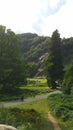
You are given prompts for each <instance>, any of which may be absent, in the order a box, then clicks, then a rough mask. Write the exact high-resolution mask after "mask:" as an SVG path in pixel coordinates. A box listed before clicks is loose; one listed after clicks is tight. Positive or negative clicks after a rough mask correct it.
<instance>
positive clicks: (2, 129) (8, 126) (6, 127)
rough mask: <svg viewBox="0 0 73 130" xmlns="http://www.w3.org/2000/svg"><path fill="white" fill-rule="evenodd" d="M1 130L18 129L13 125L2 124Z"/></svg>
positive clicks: (0, 125)
mask: <svg viewBox="0 0 73 130" xmlns="http://www.w3.org/2000/svg"><path fill="white" fill-rule="evenodd" d="M0 130H17V129H16V128H14V127H13V126H10V125H4V124H0Z"/></svg>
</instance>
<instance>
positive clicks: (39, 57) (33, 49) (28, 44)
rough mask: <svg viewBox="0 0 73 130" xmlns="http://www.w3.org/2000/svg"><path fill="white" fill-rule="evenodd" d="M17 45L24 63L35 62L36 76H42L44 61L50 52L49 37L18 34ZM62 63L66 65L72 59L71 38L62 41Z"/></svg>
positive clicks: (72, 47) (72, 39)
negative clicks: (36, 67)
mask: <svg viewBox="0 0 73 130" xmlns="http://www.w3.org/2000/svg"><path fill="white" fill-rule="evenodd" d="M18 37H19V43H20V44H19V45H20V49H21V52H22V54H23V57H24V61H25V63H28V62H35V63H36V64H37V66H38V72H37V73H36V76H38V75H43V74H44V71H43V68H44V65H45V61H46V59H47V57H48V54H49V52H50V37H43V36H38V35H37V34H32V33H24V34H18ZM62 55H63V63H64V65H67V64H68V63H69V62H71V61H72V58H73V38H68V39H65V38H64V39H62Z"/></svg>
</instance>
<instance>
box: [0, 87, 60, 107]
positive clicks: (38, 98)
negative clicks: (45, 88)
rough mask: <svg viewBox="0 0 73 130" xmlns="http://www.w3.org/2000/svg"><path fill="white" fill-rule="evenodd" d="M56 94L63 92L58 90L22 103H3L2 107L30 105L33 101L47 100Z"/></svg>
mask: <svg viewBox="0 0 73 130" xmlns="http://www.w3.org/2000/svg"><path fill="white" fill-rule="evenodd" d="M56 93H61V91H58V90H57V91H54V92H50V93H47V94H44V95H40V96H35V97H31V98H27V99H25V100H24V101H23V102H21V101H13V102H6V103H3V104H2V105H3V106H4V107H8V106H16V105H18V104H24V103H29V102H33V101H37V100H41V99H45V98H47V97H48V96H50V95H52V94H56Z"/></svg>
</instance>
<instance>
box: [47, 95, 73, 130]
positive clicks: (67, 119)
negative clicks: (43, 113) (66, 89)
mask: <svg viewBox="0 0 73 130" xmlns="http://www.w3.org/2000/svg"><path fill="white" fill-rule="evenodd" d="M53 99H54V100H53ZM48 106H49V108H50V110H51V111H52V113H53V114H54V116H56V117H57V118H58V119H60V120H61V121H60V123H62V124H63V122H64V124H63V125H64V127H65V126H66V129H67V130H71V129H72V128H73V123H72V121H73V118H72V117H73V97H72V96H67V95H63V94H54V95H50V96H49V97H48Z"/></svg>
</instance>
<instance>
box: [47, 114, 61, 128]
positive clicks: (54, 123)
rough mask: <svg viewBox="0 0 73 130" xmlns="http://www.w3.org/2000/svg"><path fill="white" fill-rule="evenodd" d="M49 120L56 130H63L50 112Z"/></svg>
mask: <svg viewBox="0 0 73 130" xmlns="http://www.w3.org/2000/svg"><path fill="white" fill-rule="evenodd" d="M48 119H49V120H50V121H51V123H52V125H53V127H54V130H61V128H60V127H59V125H58V123H57V121H56V119H55V118H54V117H53V116H52V115H51V114H50V112H48Z"/></svg>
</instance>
